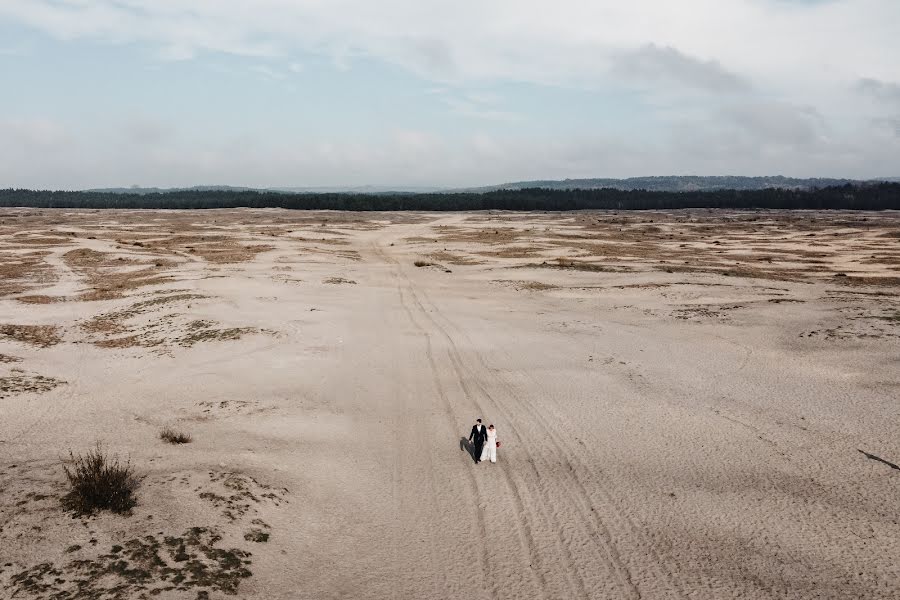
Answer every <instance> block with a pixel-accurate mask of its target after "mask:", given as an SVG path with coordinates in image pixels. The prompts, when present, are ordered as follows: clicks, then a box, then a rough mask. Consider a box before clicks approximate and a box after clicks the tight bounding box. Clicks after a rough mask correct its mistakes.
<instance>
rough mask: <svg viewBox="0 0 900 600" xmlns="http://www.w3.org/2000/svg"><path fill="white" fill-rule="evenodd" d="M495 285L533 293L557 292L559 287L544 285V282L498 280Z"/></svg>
mask: <svg viewBox="0 0 900 600" xmlns="http://www.w3.org/2000/svg"><path fill="white" fill-rule="evenodd" d="M494 283H497V284H500V285H505V286H510V287H512V288H514V289H516V290H520V291H521V290H526V291H531V292H542V291H545V290H555V289H558V288H559V286H557V285H553V284H550V283H544V282H542V281H527V280H526V281H510V280H508V279H500V280H496V281H495V282H494Z"/></svg>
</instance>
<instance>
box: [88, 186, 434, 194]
mask: <svg viewBox="0 0 900 600" xmlns="http://www.w3.org/2000/svg"><path fill="white" fill-rule="evenodd" d="M442 190H443V188H438V187H421V186H420V187H416V186H402V185H401V186H393V187H392V186H378V185H360V186H318V187H267V188H253V187H239V186H233V185H195V186H192V187H173V188H159V187H140V186H131V187H111V188H94V189H90V190H84V191H85V192H98V193H101V194H139V195H146V194H169V193H171V192H280V193H284V194H427V193H434V192H440V191H442Z"/></svg>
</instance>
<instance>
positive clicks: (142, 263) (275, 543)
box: [0, 209, 900, 600]
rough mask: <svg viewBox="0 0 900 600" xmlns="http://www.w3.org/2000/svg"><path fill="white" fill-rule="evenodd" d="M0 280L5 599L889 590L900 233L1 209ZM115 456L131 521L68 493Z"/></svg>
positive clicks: (791, 224) (894, 522)
mask: <svg viewBox="0 0 900 600" xmlns="http://www.w3.org/2000/svg"><path fill="white" fill-rule="evenodd" d="M417 261H418V263H419V264H420V265H422V266H416V264H415V263H416V262H417ZM428 263H431V264H428ZM0 269H2V273H0V274H2V279H0V597H3V598H123V599H124V598H129V599H130V598H151V597H158V598H190V599H193V598H222V597H234V596H233V594H236V596H237V597H240V598H256V599H272V598H310V599H328V598H384V599H387V598H398V599H401V598H402V599H406V598H409V599H431V598H440V599H444V598H448V599H460V598H465V599H471V598H483V599H501V598H502V599H506V598H508V599H528V598H542V599H568V598H572V599H583V598H609V599H638V598H643V599H656V598H704V599H706V598H709V599H716V600H718V599H725V598H749V599H756V598H791V599H795V598H841V599H846V598H866V599H876V598H884V599H888V598H893V599H896V598H900V468H898V467H897V466H893V465H894V464H895V463H900V435H898V434H900V424H898V408H900V352H898V351H900V297H898V291H900V213H896V212H895V213H891V212H887V213H838V212H832V213H824V212H821V213H820V212H796V213H787V212H765V211H763V212H727V211H705V210H694V211H672V212H631V213H624V212H623V213H618V214H617V213H613V212H584V213H563V214H540V213H531V214H526V213H448V214H433V213H432V214H423V213H390V214H388V213H333V212H299V211H297V212H290V211H281V210H229V211H213V210H210V211H193V212H191V211H184V212H177V211H127V212H126V211H65V210H57V211H35V210H24V209H22V210H11V209H10V210H3V211H0ZM479 416H480V417H483V418H484V419H485V421H486V422H490V423H494V424H496V426H497V428H498V430H499V437H500V439H501V441H502V442H503V444H502V447H501V449H500V451H499V462H498V463H497V464H495V465H492V464H489V463H488V464H484V463H483V464H480V465H475V464H473V461H472V459H471V457H470V456H469V454H468V452H467V450H466V446H465V444H464V443H463V440H462V438H464V437H465V436H466V435H467V434H468V431H469V429H470V427H471V425H472V421H473V420H474V419H475V418H476V417H479ZM167 425H171V426H174V427H176V428H178V429H181V430H184V431H186V432H188V433H190V434H191V435H192V436H193V442H192V443H189V444H185V445H179V446H175V445H169V444H166V443H164V442H163V441H162V440H160V439H159V437H158V435H159V432H160V430H161V428H163V427H164V426H167ZM97 441H100V442H102V443H103V445H104V447H105V448H106V449H107V450H108V451H109V452H111V453H115V454H118V455H119V456H120V457H122V458H123V459H125V458H130V461H131V464H132V465H133V467H134V468H135V470H136V472H137V474H138V476H139V477H140V487H139V488H138V500H139V503H138V505H137V506H136V507H135V509H134V510H133V513H132V514H131V515H130V516H117V515H112V514H101V515H98V516H95V517H92V518H81V517H79V518H73V517H72V516H71V515H69V514H66V513H64V512H63V510H62V508H61V506H60V500H59V499H60V497H61V496H62V495H63V494H64V493H65V491H66V485H65V477H64V474H63V470H62V464H63V463H62V459H65V458H67V457H68V455H69V451H70V450H73V451H75V452H76V453H78V452H83V451H85V450H89V449H90V448H91V447H92V446H93V445H94V444H95V443H96V442H97ZM266 534H268V539H267V540H266V541H263V540H264V539H265V538H266Z"/></svg>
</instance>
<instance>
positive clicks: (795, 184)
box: [84, 175, 900, 195]
mask: <svg viewBox="0 0 900 600" xmlns="http://www.w3.org/2000/svg"><path fill="white" fill-rule="evenodd" d="M883 181H885V182H900V177H882V178H879V179H868V180H860V179H833V178H826V177H817V178H812V179H797V178H794V177H782V176H781V175H774V176H769V177H740V176H729V175H722V176H702V175H672V176H659V177H630V178H628V179H603V178H598V179H536V180H534V181H513V182H510V183H501V184H499V185H488V186H483V187H469V188H441V187H426V186H402V185H401V186H385V185H360V186H306V187H267V188H252V187H238V186H231V185H196V186H193V187H176V188H158V187H138V186H132V187H127V188H117V187H113V188H99V189H91V190H84V191H85V192H99V193H107V194H138V195H146V194H169V193H172V192H276V193H281V194H376V195H377V194H442V193H444V194H446V193H450V194H453V193H475V194H483V193H486V192H496V191H501V190H524V189H535V188H540V189H545V190H576V189H580V190H600V189H614V190H622V191H632V190H646V191H648V192H713V191H719V190H740V191H749V190H766V189H782V190H798V191H802V190H812V189H822V188H827V187H835V186H841V185H847V184H851V185H864V184H870V183H877V182H883Z"/></svg>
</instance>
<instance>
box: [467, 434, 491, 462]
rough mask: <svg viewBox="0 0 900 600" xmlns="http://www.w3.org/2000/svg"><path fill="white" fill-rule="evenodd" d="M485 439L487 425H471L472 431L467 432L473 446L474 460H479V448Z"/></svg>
mask: <svg viewBox="0 0 900 600" xmlns="http://www.w3.org/2000/svg"><path fill="white" fill-rule="evenodd" d="M486 439H487V427H485V426H484V425H473V426H472V433H470V434H469V441H470V442H472V444H474V446H475V462H481V448H482V447H483V446H484V441H485V440H486Z"/></svg>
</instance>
